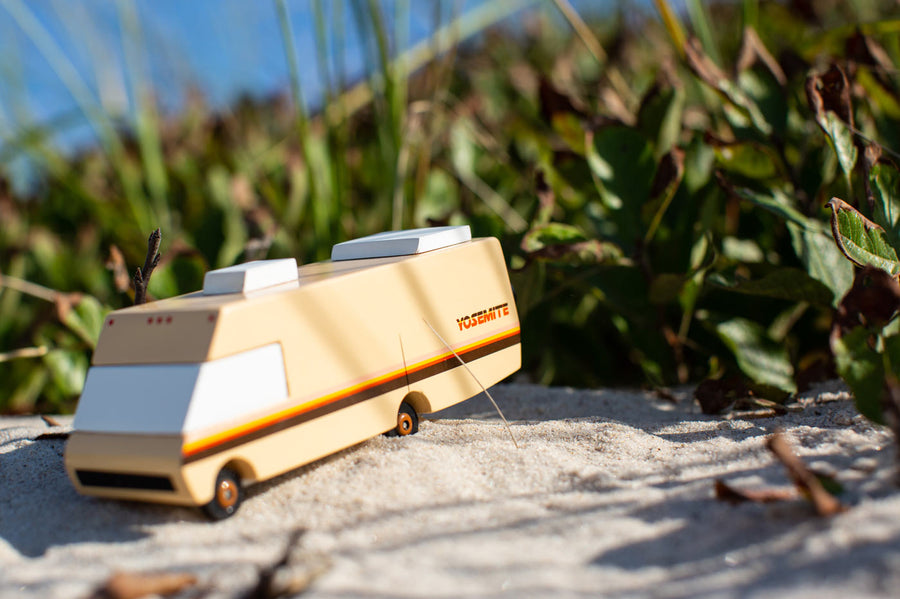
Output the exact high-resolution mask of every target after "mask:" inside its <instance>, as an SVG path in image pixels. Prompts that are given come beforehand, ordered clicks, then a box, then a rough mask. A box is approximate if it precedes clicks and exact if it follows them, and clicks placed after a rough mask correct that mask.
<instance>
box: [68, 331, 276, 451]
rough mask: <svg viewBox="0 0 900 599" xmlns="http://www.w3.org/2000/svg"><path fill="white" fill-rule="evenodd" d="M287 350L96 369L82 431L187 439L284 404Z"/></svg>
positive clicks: (79, 419)
mask: <svg viewBox="0 0 900 599" xmlns="http://www.w3.org/2000/svg"><path fill="white" fill-rule="evenodd" d="M287 396H288V392H287V380H286V379H285V372H284V359H283V357H282V352H281V346H280V345H278V344H272V345H267V346H264V347H260V348H257V349H253V350H250V351H246V352H242V353H239V354H235V355H233V356H228V357H227V358H221V359H219V360H213V361H210V362H203V363H198V364H137V365H127V366H94V367H92V368H91V369H90V371H89V372H88V377H87V382H86V383H85V386H84V392H83V393H82V395H81V400H80V401H79V406H78V413H77V415H76V416H75V423H74V427H75V429H76V430H80V431H89V432H108V433H144V434H164V435H165V434H181V433H189V432H195V431H199V430H205V429H208V428H211V427H215V426H217V425H220V424H222V423H225V422H230V421H233V420H237V419H240V418H242V417H245V416H246V415H248V414H249V413H253V412H258V411H259V410H261V409H266V408H268V407H271V406H275V405H277V404H279V403H282V402H284V401H285V400H286V399H287Z"/></svg>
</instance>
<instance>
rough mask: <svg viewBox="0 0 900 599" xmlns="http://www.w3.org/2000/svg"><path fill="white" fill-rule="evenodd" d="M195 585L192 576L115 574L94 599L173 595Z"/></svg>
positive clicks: (164, 573) (132, 598) (181, 574)
mask: <svg viewBox="0 0 900 599" xmlns="http://www.w3.org/2000/svg"><path fill="white" fill-rule="evenodd" d="M196 583H197V578H196V577H195V576H193V575H192V574H184V573H180V574H176V573H171V572H158V573H144V572H116V573H115V574H113V575H112V576H110V578H109V580H107V581H106V584H105V585H103V587H102V588H100V589H98V591H97V592H96V593H95V595H94V596H95V597H103V598H105V599H140V598H141V597H147V596H148V595H162V596H164V597H165V596H168V595H174V594H175V593H177V592H179V591H182V590H184V589H186V588H188V587H191V586H193V585H195V584H196Z"/></svg>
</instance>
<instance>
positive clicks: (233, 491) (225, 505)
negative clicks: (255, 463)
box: [203, 468, 244, 520]
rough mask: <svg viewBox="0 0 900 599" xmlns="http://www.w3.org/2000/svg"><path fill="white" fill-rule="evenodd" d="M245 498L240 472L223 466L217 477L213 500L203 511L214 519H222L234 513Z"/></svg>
mask: <svg viewBox="0 0 900 599" xmlns="http://www.w3.org/2000/svg"><path fill="white" fill-rule="evenodd" d="M243 499H244V492H243V490H242V489H241V478H240V477H239V476H238V473H237V472H235V471H234V470H232V469H231V468H222V469H221V470H220V471H219V476H217V477H216V487H215V493H214V495H213V498H212V501H210V502H209V503H207V504H206V505H205V506H203V511H205V512H206V515H207V516H209V517H210V518H212V519H213V520H222V519H224V518H227V517H229V516H231V515H232V514H234V513H235V512H236V511H237V509H238V507H240V505H241V501H243Z"/></svg>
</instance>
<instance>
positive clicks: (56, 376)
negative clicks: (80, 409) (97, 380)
mask: <svg viewBox="0 0 900 599" xmlns="http://www.w3.org/2000/svg"><path fill="white" fill-rule="evenodd" d="M44 364H46V365H47V368H48V369H49V370H50V377H51V380H52V381H53V383H54V384H55V385H56V387H57V388H58V389H59V390H60V391H61V392H62V393H63V394H65V395H78V394H79V393H81V390H82V389H83V388H84V380H85V378H86V377H87V370H88V358H87V356H86V355H85V354H84V352H81V351H72V350H67V349H54V350H52V351H50V352H49V353H48V354H47V355H46V356H44Z"/></svg>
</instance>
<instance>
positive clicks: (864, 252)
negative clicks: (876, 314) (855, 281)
mask: <svg viewBox="0 0 900 599" xmlns="http://www.w3.org/2000/svg"><path fill="white" fill-rule="evenodd" d="M828 207H829V208H831V210H832V214H831V232H832V234H833V235H834V240H835V242H836V243H837V245H838V248H839V249H840V250H841V252H842V253H843V254H844V255H845V256H846V257H847V259H848V260H850V261H851V262H853V263H854V264H856V265H858V266H865V265H867V264H869V265H871V266H875V267H876V268H880V269H882V270H884V271H885V272H887V273H888V274H890V275H891V276H892V277H896V276H897V275H898V274H900V261H898V259H897V252H896V251H894V248H892V247H891V246H890V245H889V244H888V242H887V238H886V237H885V234H884V229H882V228H881V227H879V226H878V225H877V224H875V223H873V222H872V221H870V220H869V219H867V218H866V217H864V216H863V215H862V214H860V213H859V212H858V211H857V210H856V209H855V208H853V207H852V206H851V205H849V204H847V203H846V202H844V201H843V200H841V199H839V198H831V201H830V202H828Z"/></svg>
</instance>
